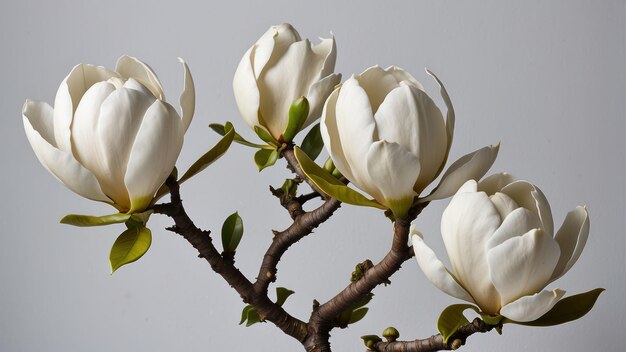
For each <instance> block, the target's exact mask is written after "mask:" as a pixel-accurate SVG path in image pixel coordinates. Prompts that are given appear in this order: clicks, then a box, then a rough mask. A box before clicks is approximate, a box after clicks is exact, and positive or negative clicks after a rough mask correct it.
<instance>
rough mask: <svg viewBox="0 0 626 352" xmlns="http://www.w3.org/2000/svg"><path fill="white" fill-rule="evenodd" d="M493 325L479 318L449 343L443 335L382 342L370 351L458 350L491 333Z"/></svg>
mask: <svg viewBox="0 0 626 352" xmlns="http://www.w3.org/2000/svg"><path fill="white" fill-rule="evenodd" d="M493 328H494V326H492V325H487V324H485V322H483V321H482V320H480V319H479V318H476V319H474V320H473V321H472V322H471V323H469V324H467V325H464V326H462V327H461V328H460V329H459V330H458V331H457V332H456V333H455V334H454V335H452V336H450V338H449V339H448V343H447V344H446V343H444V342H443V337H442V336H441V334H437V335H433V336H431V337H429V338H426V339H421V340H419V339H418V340H413V341H385V342H384V341H380V342H376V343H374V345H373V346H372V347H370V348H369V349H368V351H375V352H434V351H442V350H457V349H459V348H460V347H461V346H463V345H464V344H465V342H466V341H467V338H468V337H470V336H471V335H473V334H475V333H484V332H488V331H491V330H492V329H493Z"/></svg>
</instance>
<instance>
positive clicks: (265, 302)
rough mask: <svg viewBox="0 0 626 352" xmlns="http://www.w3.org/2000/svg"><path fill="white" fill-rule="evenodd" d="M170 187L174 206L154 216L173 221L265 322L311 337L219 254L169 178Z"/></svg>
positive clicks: (157, 207)
mask: <svg viewBox="0 0 626 352" xmlns="http://www.w3.org/2000/svg"><path fill="white" fill-rule="evenodd" d="M166 185H167V186H168V187H169V189H170V193H171V202H170V203H167V204H158V205H155V206H154V208H153V209H154V212H155V213H159V214H164V215H167V216H169V217H171V218H172V219H173V220H174V222H175V224H176V225H174V226H172V227H171V228H169V230H171V231H174V232H176V233H178V234H180V235H181V236H183V237H184V238H185V239H186V240H187V241H188V242H189V243H190V244H191V245H192V246H193V247H194V248H196V250H198V252H199V255H198V256H199V257H200V258H204V259H205V260H206V261H207V262H208V263H209V265H210V266H211V268H212V269H213V271H215V272H216V273H218V274H220V275H221V276H222V277H223V278H224V279H225V280H226V282H228V284H229V285H230V286H231V287H232V288H234V289H235V291H237V293H239V295H240V296H241V298H242V300H243V301H244V302H245V303H248V304H251V305H252V306H254V307H255V308H256V310H257V312H258V313H259V316H260V317H261V319H262V320H266V321H270V322H272V323H274V325H276V326H277V327H278V328H279V329H281V330H282V331H283V332H284V333H285V334H287V335H289V336H292V337H294V338H295V339H297V340H298V341H301V342H302V341H304V339H305V338H306V334H307V325H306V324H305V323H304V322H302V321H301V320H299V319H296V318H294V317H293V316H291V315H289V314H288V313H287V312H286V311H285V310H284V309H283V308H282V307H280V306H279V305H277V304H276V303H274V302H272V301H271V300H270V299H269V298H268V296H267V294H259V293H258V292H257V291H255V289H254V285H253V284H252V283H251V282H250V280H248V278H246V277H245V275H243V274H242V273H241V271H239V269H237V267H235V265H234V263H233V261H232V260H228V259H226V258H224V257H222V255H220V253H219V252H218V251H217V249H216V248H215V246H214V245H213V242H212V239H211V237H210V235H209V234H210V232H209V231H203V230H201V229H199V228H198V227H196V226H195V225H194V223H193V221H192V220H191V219H190V218H189V216H188V215H187V213H186V212H185V209H184V207H183V203H182V200H181V198H180V190H179V185H178V183H177V182H176V181H175V180H174V179H172V178H169V179H168V180H167V181H166Z"/></svg>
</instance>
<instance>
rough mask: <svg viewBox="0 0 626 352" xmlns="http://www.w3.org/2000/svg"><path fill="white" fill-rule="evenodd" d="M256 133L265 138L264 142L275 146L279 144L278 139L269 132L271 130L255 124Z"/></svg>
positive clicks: (262, 138)
mask: <svg viewBox="0 0 626 352" xmlns="http://www.w3.org/2000/svg"><path fill="white" fill-rule="evenodd" d="M254 133H256V134H257V136H259V138H261V140H263V142H265V143H268V144H270V145H273V146H275V147H278V146H279V143H278V141H277V140H276V139H274V137H272V135H271V134H269V132H267V131H266V130H265V129H264V128H262V127H259V126H254Z"/></svg>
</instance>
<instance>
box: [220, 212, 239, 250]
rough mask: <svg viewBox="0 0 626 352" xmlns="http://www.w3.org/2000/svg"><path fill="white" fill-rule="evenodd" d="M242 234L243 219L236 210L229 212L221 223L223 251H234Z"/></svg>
mask: <svg viewBox="0 0 626 352" xmlns="http://www.w3.org/2000/svg"><path fill="white" fill-rule="evenodd" d="M242 236H243V220H242V219H241V217H240V216H239V213H238V212H234V213H232V214H230V215H229V216H228V217H227V218H226V220H225V221H224V224H223V225H222V247H223V248H224V252H234V251H235V250H236V249H237V246H238V245H239V242H240V241H241V237H242Z"/></svg>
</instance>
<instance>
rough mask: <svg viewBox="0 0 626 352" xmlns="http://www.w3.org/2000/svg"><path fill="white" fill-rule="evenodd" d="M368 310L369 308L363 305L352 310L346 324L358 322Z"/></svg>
mask: <svg viewBox="0 0 626 352" xmlns="http://www.w3.org/2000/svg"><path fill="white" fill-rule="evenodd" d="M368 310H370V309H369V308H367V307H365V308H359V309H356V310H354V311H352V314H350V320H348V324H354V323H356V322H358V321H359V320H361V319H363V318H365V314H367V311H368Z"/></svg>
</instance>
